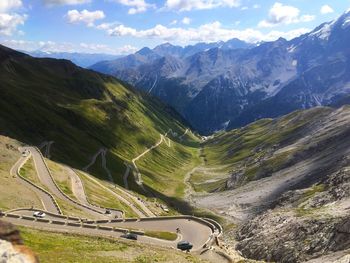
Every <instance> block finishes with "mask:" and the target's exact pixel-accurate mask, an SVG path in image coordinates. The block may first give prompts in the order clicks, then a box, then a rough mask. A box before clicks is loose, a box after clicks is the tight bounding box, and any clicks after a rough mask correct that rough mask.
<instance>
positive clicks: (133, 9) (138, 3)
mask: <svg viewBox="0 0 350 263" xmlns="http://www.w3.org/2000/svg"><path fill="white" fill-rule="evenodd" d="M114 2H117V3H119V4H122V5H125V6H128V7H130V9H129V11H128V14H130V15H134V14H138V13H143V12H146V11H147V10H148V9H149V8H155V5H153V4H149V3H146V2H145V0H114Z"/></svg>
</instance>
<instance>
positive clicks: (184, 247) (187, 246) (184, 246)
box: [177, 241, 193, 251]
mask: <svg viewBox="0 0 350 263" xmlns="http://www.w3.org/2000/svg"><path fill="white" fill-rule="evenodd" d="M177 248H178V249H181V250H186V251H190V250H191V249H192V248H193V245H192V244H191V243H190V242H188V241H180V242H179V243H177Z"/></svg>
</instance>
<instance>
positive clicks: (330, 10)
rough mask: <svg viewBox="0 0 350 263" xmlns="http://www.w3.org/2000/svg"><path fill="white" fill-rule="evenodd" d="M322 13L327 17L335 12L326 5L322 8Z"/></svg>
mask: <svg viewBox="0 0 350 263" xmlns="http://www.w3.org/2000/svg"><path fill="white" fill-rule="evenodd" d="M320 12H321V14H323V15H325V14H331V13H334V10H333V8H332V7H330V6H329V5H324V6H322V7H321V10H320Z"/></svg>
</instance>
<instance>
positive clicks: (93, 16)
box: [66, 9, 105, 27]
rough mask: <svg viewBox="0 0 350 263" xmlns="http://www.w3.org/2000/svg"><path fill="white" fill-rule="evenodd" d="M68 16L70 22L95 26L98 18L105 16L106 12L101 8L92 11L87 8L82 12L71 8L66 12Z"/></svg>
mask: <svg viewBox="0 0 350 263" xmlns="http://www.w3.org/2000/svg"><path fill="white" fill-rule="evenodd" d="M66 18H67V20H68V22H69V23H72V24H77V23H84V24H86V25H87V26H89V27H91V26H94V22H95V21H96V20H99V19H103V18H105V14H104V13H103V11H101V10H97V11H92V12H90V11H88V10H86V9H85V10H83V11H81V12H79V11H78V10H69V11H68V12H67V14H66Z"/></svg>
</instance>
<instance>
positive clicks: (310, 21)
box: [0, 0, 350, 54]
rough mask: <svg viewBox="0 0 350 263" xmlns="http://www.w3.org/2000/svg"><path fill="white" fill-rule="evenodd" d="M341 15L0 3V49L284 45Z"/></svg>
mask: <svg viewBox="0 0 350 263" xmlns="http://www.w3.org/2000/svg"><path fill="white" fill-rule="evenodd" d="M349 7H350V0H341V1H338V0H337V1H329V0H317V1H316V0H285V1H283V0H280V1H274V0H264V1H261V0H0V43H2V44H5V45H7V46H10V47H12V48H17V49H22V50H37V49H41V50H44V51H68V52H74V51H77V52H87V53H113V54H126V53H130V52H134V51H136V50H137V49H139V48H142V47H143V46H149V47H154V46H155V45H158V44H161V43H164V42H171V43H173V44H178V45H187V44H193V43H196V42H201V41H203V42H213V41H219V40H228V39H230V38H234V37H237V38H240V39H242V40H245V41H248V42H257V41H270V40H274V39H277V38H278V37H285V38H287V39H290V38H293V37H296V36H298V35H300V34H302V33H305V32H307V31H310V30H312V29H313V28H314V27H316V26H318V25H319V24H321V23H323V22H326V21H330V20H332V19H334V18H336V17H337V16H339V15H340V14H342V13H343V12H345V11H346V10H348V9H349Z"/></svg>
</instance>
